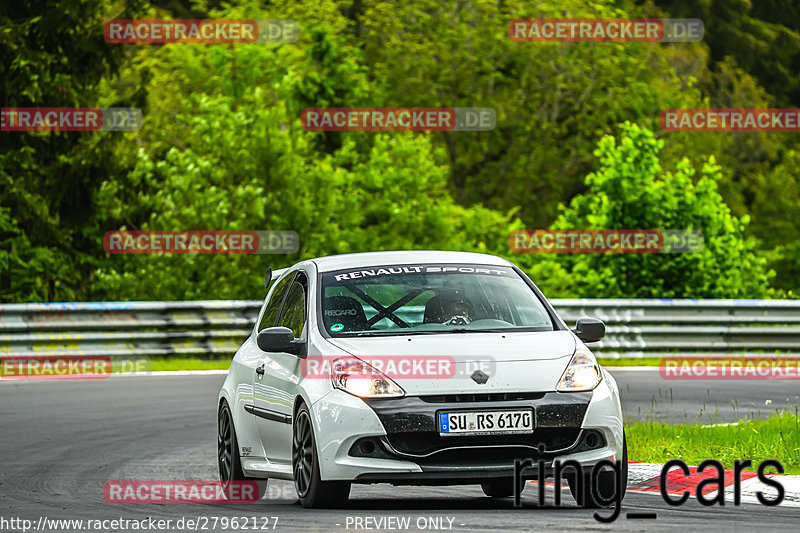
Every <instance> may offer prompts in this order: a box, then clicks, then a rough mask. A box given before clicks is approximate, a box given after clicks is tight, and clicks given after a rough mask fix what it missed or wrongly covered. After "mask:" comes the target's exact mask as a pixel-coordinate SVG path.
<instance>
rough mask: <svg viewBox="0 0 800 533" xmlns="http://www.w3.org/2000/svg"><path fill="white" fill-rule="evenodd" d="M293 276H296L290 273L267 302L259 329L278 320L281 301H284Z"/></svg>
mask: <svg viewBox="0 0 800 533" xmlns="http://www.w3.org/2000/svg"><path fill="white" fill-rule="evenodd" d="M292 278H294V275H293V274H289V275H288V276H286V277H285V278H283V279H282V280H281V282H280V283H278V286H277V287H275V290H274V291H273V292H272V297H271V298H270V299H269V302H267V307H266V309H264V316H262V317H261V322H259V323H258V331H261V330H262V329H264V328H271V327H272V326H274V325H275V322H276V321H277V320H278V312H279V311H280V310H281V303H283V295H284V294H286V287H287V286H288V285H289V282H290V281H292Z"/></svg>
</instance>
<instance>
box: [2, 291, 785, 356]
mask: <svg viewBox="0 0 800 533" xmlns="http://www.w3.org/2000/svg"><path fill="white" fill-rule="evenodd" d="M551 302H552V303H553V305H554V306H555V307H556V309H557V310H558V312H559V314H560V315H561V317H562V318H563V319H564V321H565V322H566V323H567V324H569V325H574V323H575V320H576V319H577V318H578V317H581V316H591V317H595V318H599V319H601V320H603V321H604V322H605V323H606V327H607V331H606V337H605V339H604V340H603V341H602V342H600V343H596V344H593V345H591V347H592V349H593V351H595V353H597V354H599V355H603V356H605V357H661V356H664V355H667V354H669V355H684V356H691V355H698V356H700V355H709V354H714V355H725V354H727V355H734V354H735V355H744V354H748V353H761V354H763V353H769V354H772V353H780V354H783V355H787V356H788V355H793V356H798V355H800V300H589V299H580V300H577V299H576V300H566V299H561V300H558V299H556V300H551ZM260 305H261V302H260V301H257V300H256V301H249V300H235V301H190V302H89V303H48V304H7V305H0V354H6V355H19V356H23V355H24V356H31V355H38V354H47V355H57V354H60V355H107V356H112V357H113V356H134V355H138V356H170V355H182V356H194V357H202V358H229V357H231V356H232V355H233V353H234V352H235V351H236V349H237V348H238V347H239V345H240V344H241V343H242V340H243V339H244V338H245V337H246V336H247V335H248V334H249V333H250V331H251V330H252V327H253V324H254V322H255V319H256V315H257V314H258V310H259V307H260Z"/></svg>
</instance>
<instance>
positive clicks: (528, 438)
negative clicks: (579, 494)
mask: <svg viewBox="0 0 800 533" xmlns="http://www.w3.org/2000/svg"><path fill="white" fill-rule="evenodd" d="M580 431H581V428H580V427H571V428H536V429H535V430H534V433H525V434H515V435H452V436H447V437H442V436H441V435H439V433H438V432H434V431H407V432H401V433H390V434H389V435H387V438H388V441H389V443H390V444H391V445H392V448H394V449H395V450H397V451H398V452H400V453H401V454H410V455H415V456H419V455H427V454H431V453H434V452H438V453H434V455H435V456H436V461H437V462H438V461H439V460H442V459H443V457H444V456H445V455H449V454H451V453H452V454H453V459H458V457H461V459H462V460H467V459H468V457H467V455H459V454H468V455H469V457H472V456H475V457H480V458H483V459H485V458H487V457H496V458H498V459H501V458H502V459H507V458H508V457H512V456H514V455H516V457H521V456H520V455H519V453H520V451H519V450H520V449H526V450H527V452H526V455H525V457H530V454H531V453H535V449H532V448H536V447H537V446H538V445H539V444H544V445H545V451H547V450H558V449H563V448H567V447H569V446H571V445H572V444H573V443H575V441H576V440H577V439H578V435H579V434H580ZM463 446H498V447H504V448H506V449H505V450H504V449H503V448H486V449H482V450H474V451H472V450H464V449H461V447H463ZM512 458H513V457H512ZM432 460H433V459H432Z"/></svg>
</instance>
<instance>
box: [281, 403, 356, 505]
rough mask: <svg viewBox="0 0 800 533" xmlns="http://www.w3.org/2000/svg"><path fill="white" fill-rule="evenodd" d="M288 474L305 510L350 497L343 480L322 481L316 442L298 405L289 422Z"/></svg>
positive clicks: (305, 413) (304, 409) (303, 407)
mask: <svg viewBox="0 0 800 533" xmlns="http://www.w3.org/2000/svg"><path fill="white" fill-rule="evenodd" d="M292 473H293V477H294V488H295V490H296V491H297V497H298V499H299V500H300V504H301V505H302V506H303V507H306V508H308V509H319V508H322V509H325V508H333V507H343V506H344V505H346V504H347V500H348V498H349V497H350V483H349V482H347V481H322V478H321V477H320V471H319V458H318V457H317V441H316V438H315V437H314V426H313V425H312V423H311V415H310V414H309V412H308V407H306V405H305V404H302V405H301V406H300V408H299V409H298V410H297V414H296V415H295V417H294V423H293V424H292Z"/></svg>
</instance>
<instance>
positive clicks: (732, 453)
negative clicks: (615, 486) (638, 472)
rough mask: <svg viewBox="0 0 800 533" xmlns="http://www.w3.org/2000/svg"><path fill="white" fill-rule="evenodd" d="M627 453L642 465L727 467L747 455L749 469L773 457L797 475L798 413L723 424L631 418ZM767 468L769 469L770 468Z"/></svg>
mask: <svg viewBox="0 0 800 533" xmlns="http://www.w3.org/2000/svg"><path fill="white" fill-rule="evenodd" d="M625 435H626V436H627V438H628V457H629V458H630V460H631V461H638V462H642V463H665V462H666V461H669V460H670V459H680V460H682V461H684V462H685V463H686V464H688V465H694V466H696V465H699V464H700V463H701V462H702V461H704V460H706V459H716V460H717V461H720V462H722V464H723V466H725V468H733V462H734V461H735V460H737V459H740V460H743V459H751V460H752V461H753V465H754V466H753V468H749V469H748V470H755V469H756V468H757V467H758V464H759V463H760V462H761V461H763V460H765V459H777V460H778V461H780V462H781V464H782V465H783V467H784V469H785V470H786V473H787V474H800V414H798V412H797V408H795V412H791V413H790V412H785V411H784V412H780V413H777V414H775V415H773V416H772V417H771V418H768V419H765V420H742V421H739V422H736V423H733V424H729V425H722V424H717V425H711V426H702V425H697V424H681V425H668V424H661V423H657V422H635V423H633V424H630V425H628V426H627V427H626V428H625ZM770 471H771V470H770Z"/></svg>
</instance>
